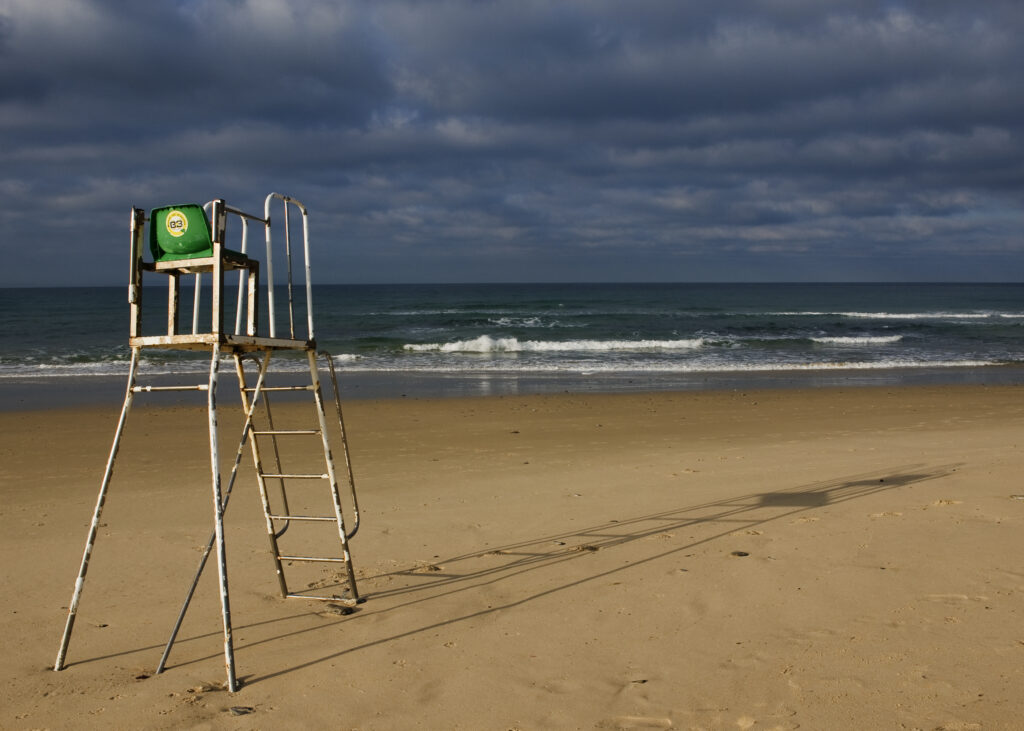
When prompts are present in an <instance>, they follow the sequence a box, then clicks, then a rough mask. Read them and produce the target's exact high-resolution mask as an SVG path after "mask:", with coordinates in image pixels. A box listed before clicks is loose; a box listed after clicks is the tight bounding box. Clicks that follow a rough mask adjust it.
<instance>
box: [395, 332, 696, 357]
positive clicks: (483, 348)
mask: <svg viewBox="0 0 1024 731" xmlns="http://www.w3.org/2000/svg"><path fill="white" fill-rule="evenodd" d="M703 344H704V339H703V338H692V339H687V340H565V341H555V340H519V338H493V337H491V336H490V335H481V336H480V337H478V338H473V339H472V340H456V341H454V342H450V343H410V344H407V345H405V346H404V348H405V350H408V351H411V352H414V353H559V352H563V353H565V352H581V351H588V352H594V351H599V352H614V351H627V352H628V351H638V350H648V351H649V350H688V349H692V348H699V347H701V346H702V345H703Z"/></svg>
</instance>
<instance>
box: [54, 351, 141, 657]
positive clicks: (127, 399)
mask: <svg viewBox="0 0 1024 731" xmlns="http://www.w3.org/2000/svg"><path fill="white" fill-rule="evenodd" d="M138 367H139V349H138V348H132V360H131V365H130V366H129V369H128V388H127V389H126V390H125V394H124V405H123V406H122V407H121V418H120V419H119V420H118V422H117V429H116V430H115V432H114V443H113V445H111V447H110V456H109V457H108V458H107V468H106V470H105V471H104V473H103V481H102V482H101V483H100V494H99V497H98V498H97V499H96V509H95V510H94V511H93V515H92V524H91V525H90V526H89V536H88V538H86V540H85V552H84V553H83V554H82V565H81V567H80V568H79V570H78V578H77V579H76V580H75V590H74V593H73V594H72V596H71V604H70V605H69V606H68V619H67V623H66V624H65V625H64V635H63V636H62V637H61V640H60V649H59V650H58V651H57V662H56V663H54V666H53V669H54V670H63V669H64V659H65V657H67V652H68V644H69V643H70V642H71V630H72V629H74V626H75V617H76V616H77V615H78V602H79V600H80V599H81V598H82V587H84V586H85V574H86V572H87V571H88V570H89V559H90V557H91V556H92V547H93V544H95V543H96V533H97V531H98V530H99V525H100V515H101V514H102V513H103V505H104V503H105V502H106V499H107V488H108V487H109V486H110V478H111V477H112V476H113V474H114V460H115V459H116V458H117V451H118V449H119V448H120V446H121V435H122V434H123V433H124V425H125V421H126V420H127V419H128V410H129V409H131V406H132V397H133V396H134V394H135V391H134V388H135V376H136V373H137V372H138Z"/></svg>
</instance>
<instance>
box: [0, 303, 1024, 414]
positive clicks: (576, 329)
mask: <svg viewBox="0 0 1024 731" xmlns="http://www.w3.org/2000/svg"><path fill="white" fill-rule="evenodd" d="M164 292H165V290H164V289H163V288H160V287H154V288H151V289H150V288H147V291H146V294H145V297H146V300H147V304H149V303H150V302H152V303H153V304H152V305H150V307H151V308H155V309H156V310H160V309H162V308H163V301H164V299H165V297H166V295H165V294H164ZM299 295H300V296H301V295H304V293H299ZM185 299H186V297H183V301H184V300H185ZM277 301H278V308H279V309H280V308H281V307H282V304H281V303H282V302H286V299H285V298H284V296H283V294H281V293H279V294H278V296H277ZM313 301H314V311H315V334H316V338H317V342H318V345H319V346H320V347H321V348H322V349H324V350H327V351H328V352H330V353H331V354H332V355H333V357H334V358H335V362H336V364H337V365H338V368H339V373H340V374H341V376H342V379H343V381H344V382H346V383H349V384H351V385H352V388H353V389H354V390H355V391H356V392H357V393H356V395H373V396H388V395H401V394H404V393H407V392H409V391H410V390H411V391H413V392H415V393H421V394H429V395H437V394H442V395H443V394H445V393H459V394H465V393H523V392H531V391H548V390H570V391H572V390H610V391H615V390H623V389H630V390H655V389H666V388H702V387H722V386H726V387H743V386H745V385H751V386H756V385H766V384H768V385H770V384H773V383H784V384H785V383H798V384H803V385H806V384H810V385H816V384H830V383H856V382H883V381H885V382H912V381H914V380H915V379H919V378H922V377H924V376H925V375H927V378H928V379H929V380H931V381H936V380H938V381H943V380H948V381H951V382H957V381H961V380H964V379H967V380H971V381H973V382H978V381H979V380H980V381H982V382H987V381H990V380H997V381H999V382H1008V381H1011V382H1017V381H1020V380H1024V379H1021V377H1020V373H1021V371H1022V370H1024V369H1021V368H1001V369H1000V368H998V366H1021V365H1024V337H1022V336H1024V284H464V285H319V286H315V287H314V289H313ZM160 314H162V313H160ZM298 314H299V319H300V320H301V322H302V323H303V327H304V322H305V316H304V313H302V312H299V313H298ZM200 317H201V322H203V323H204V324H205V322H206V318H207V317H208V315H207V313H205V312H204V313H200ZM0 323H2V325H0V327H2V337H0V384H2V382H3V381H4V380H5V379H6V380H8V381H12V382H13V381H24V380H25V379H30V380H32V381H34V382H38V381H39V380H40V379H58V381H59V382H61V383H64V384H65V385H66V384H70V383H82V382H83V381H82V379H89V378H90V377H95V376H123V375H124V374H125V373H126V372H127V361H128V356H129V350H128V347H127V329H128V306H127V295H126V291H125V289H124V288H74V289H46V288H31V289H29V288H26V289H5V290H0ZM187 324H188V325H190V324H191V323H190V322H189V323H187ZM283 366H284V367H285V368H287V369H294V370H299V369H301V368H302V367H303V362H302V361H301V360H297V359H296V360H287V359H285V360H284V361H283ZM206 367H207V365H206V362H205V361H204V360H203V359H202V358H199V357H191V358H190V357H185V358H182V357H179V355H178V354H175V353H167V352H160V351H155V350H154V351H147V352H146V353H145V360H144V369H145V370H146V372H153V373H162V374H173V373H180V372H186V371H197V372H198V371H202V370H205V368H206ZM997 374H998V375H997ZM55 382H57V381H51V383H55Z"/></svg>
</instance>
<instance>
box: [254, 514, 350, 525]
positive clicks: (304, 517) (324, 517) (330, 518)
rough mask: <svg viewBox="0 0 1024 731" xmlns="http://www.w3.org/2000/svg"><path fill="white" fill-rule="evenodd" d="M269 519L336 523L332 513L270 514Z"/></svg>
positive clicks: (336, 520)
mask: <svg viewBox="0 0 1024 731" xmlns="http://www.w3.org/2000/svg"><path fill="white" fill-rule="evenodd" d="M267 517H269V518H270V519H271V520H323V521H330V522H331V523H337V522H338V519H337V518H336V517H335V516H333V515H270V516H267Z"/></svg>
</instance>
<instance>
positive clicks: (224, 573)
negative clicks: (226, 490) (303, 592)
mask: <svg viewBox="0 0 1024 731" xmlns="http://www.w3.org/2000/svg"><path fill="white" fill-rule="evenodd" d="M212 350H213V355H212V357H211V358H210V387H209V389H207V394H208V399H209V401H208V403H209V416H210V476H211V478H212V485H213V514H214V534H215V538H216V544H217V577H218V579H219V580H220V607H221V617H222V618H223V621H224V665H225V667H226V668H227V674H228V690H229V691H230V692H232V693H234V692H235V691H237V690H238V679H237V678H236V677H235V647H234V641H233V639H232V636H231V602H230V600H229V598H228V560H227V547H226V546H225V544H224V498H223V496H222V494H221V485H220V455H219V454H218V451H217V374H218V370H219V369H220V346H219V345H214V346H213V348H212Z"/></svg>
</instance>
